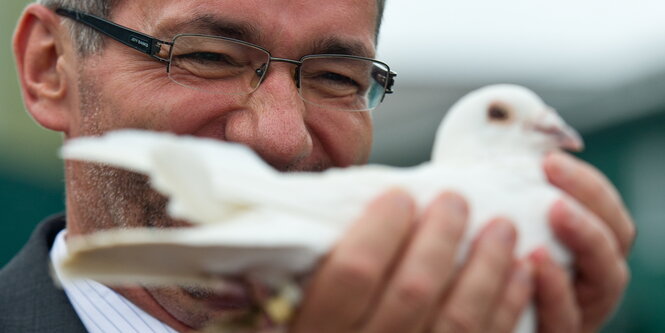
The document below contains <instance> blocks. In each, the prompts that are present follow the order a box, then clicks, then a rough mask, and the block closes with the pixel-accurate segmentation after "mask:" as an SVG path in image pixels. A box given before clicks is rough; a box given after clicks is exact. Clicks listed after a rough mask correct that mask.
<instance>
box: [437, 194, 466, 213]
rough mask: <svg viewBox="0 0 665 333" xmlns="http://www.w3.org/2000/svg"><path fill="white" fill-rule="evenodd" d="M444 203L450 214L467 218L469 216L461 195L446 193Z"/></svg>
mask: <svg viewBox="0 0 665 333" xmlns="http://www.w3.org/2000/svg"><path fill="white" fill-rule="evenodd" d="M443 203H444V205H445V208H446V209H447V210H449V211H450V212H452V213H454V214H457V215H458V216H466V214H467V207H466V203H465V201H464V199H462V198H461V197H460V196H459V195H456V194H452V193H446V194H445V195H444V200H443Z"/></svg>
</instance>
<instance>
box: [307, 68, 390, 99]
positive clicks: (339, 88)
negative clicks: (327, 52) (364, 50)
mask: <svg viewBox="0 0 665 333" xmlns="http://www.w3.org/2000/svg"><path fill="white" fill-rule="evenodd" d="M389 72H390V69H389V68H388V66H386V65H384V64H382V63H380V62H376V61H373V60H369V59H363V58H355V57H348V56H313V57H309V58H305V59H304V60H303V63H302V66H301V68H300V94H301V96H302V98H303V99H304V100H305V101H307V102H309V103H312V104H316V105H319V106H321V107H325V108H328V109H336V110H345V111H365V110H372V109H374V108H376V107H377V106H378V105H379V103H381V100H382V99H383V96H384V94H385V92H386V86H387V78H388V73H389Z"/></svg>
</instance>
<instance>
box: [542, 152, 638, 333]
mask: <svg viewBox="0 0 665 333" xmlns="http://www.w3.org/2000/svg"><path fill="white" fill-rule="evenodd" d="M545 171H546V173H547V176H548V178H549V180H550V182H551V183H552V184H554V185H555V186H557V187H559V188H561V189H562V190H563V191H565V192H566V193H568V194H569V195H570V196H571V197H572V198H574V199H575V200H576V202H566V201H559V202H557V203H556V204H555V205H554V206H553V207H552V210H551V211H550V221H551V226H552V228H553V230H554V232H555V234H556V235H557V236H558V237H559V239H560V240H561V242H563V243H564V244H565V245H566V246H567V247H568V248H569V249H570V251H571V252H572V255H573V258H574V261H575V267H574V269H575V271H574V273H575V274H574V280H573V281H567V277H566V274H564V273H563V270H562V269H561V268H560V267H557V266H556V265H554V264H553V263H552V261H551V260H550V259H549V257H548V256H547V254H546V252H545V251H542V250H541V251H537V252H536V253H534V255H533V256H532V259H534V260H533V262H534V265H535V266H534V268H535V272H536V298H537V301H538V303H539V304H538V305H539V306H538V308H539V320H540V324H541V327H540V328H541V330H542V331H554V329H552V327H554V326H558V325H559V324H560V321H559V316H561V315H563V316H566V315H567V316H568V317H569V318H571V317H570V314H565V313H562V312H561V311H562V310H561V309H562V308H563V307H559V309H560V310H553V309H551V308H550V306H552V305H553V304H556V303H561V302H564V303H569V304H570V306H577V307H578V308H579V311H580V315H581V316H580V318H579V319H578V320H579V321H578V323H577V324H571V325H573V326H571V327H576V326H575V325H577V326H578V327H579V330H580V331H582V332H594V331H597V330H598V329H599V328H600V327H601V326H602V324H603V323H604V321H605V320H606V319H607V317H608V316H609V315H610V314H611V313H612V311H613V310H614V309H615V307H616V305H617V303H618V301H619V300H620V298H621V296H622V294H623V291H624V289H625V287H626V284H627V283H628V280H629V271H628V267H627V264H626V256H627V255H628V252H629V250H630V248H631V246H632V244H633V242H634V239H635V226H634V224H633V221H632V219H631V217H630V215H629V214H628V212H627V210H626V208H625V206H624V204H623V202H622V200H621V197H620V196H619V194H618V192H617V191H616V189H615V188H614V187H613V186H612V185H611V184H610V182H609V181H608V180H607V179H606V178H605V176H604V175H603V174H601V173H600V172H599V171H598V170H597V169H595V168H594V167H592V166H590V165H588V164H587V163H584V162H582V161H580V160H577V159H575V158H573V157H571V156H569V155H566V154H563V153H553V154H551V155H549V156H548V157H547V158H546V159H545ZM571 283H572V285H573V286H574V290H575V293H574V302H573V299H572V296H573V295H571V294H570V293H569V292H566V290H567V289H569V288H566V285H568V284H571ZM564 312H565V311H564ZM566 331H567V332H572V331H573V330H566Z"/></svg>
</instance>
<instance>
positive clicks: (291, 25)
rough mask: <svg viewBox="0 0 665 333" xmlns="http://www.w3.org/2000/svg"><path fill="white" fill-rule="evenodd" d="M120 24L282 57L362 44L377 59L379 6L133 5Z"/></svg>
mask: <svg viewBox="0 0 665 333" xmlns="http://www.w3.org/2000/svg"><path fill="white" fill-rule="evenodd" d="M113 19H114V20H116V21H117V22H118V23H120V24H125V25H128V26H129V27H134V28H136V29H137V30H141V31H145V32H147V33H150V34H153V35H155V36H157V37H160V38H164V39H167V40H168V39H170V38H172V37H173V36H174V35H175V34H179V33H203V34H215V35H227V36H228V37H233V38H239V39H243V40H246V41H248V42H252V43H255V44H259V45H261V46H263V47H266V48H268V49H269V50H270V51H271V52H273V53H274V54H275V55H276V56H280V55H279V53H280V52H282V53H287V52H295V51H296V50H298V49H300V48H303V47H304V46H305V45H308V44H309V45H312V44H316V43H322V42H325V41H330V40H343V41H345V42H347V43H351V44H354V45H359V44H362V45H364V46H365V48H366V49H367V53H369V54H360V55H365V56H373V55H374V40H375V31H374V29H375V24H376V19H377V8H376V0H334V1H331V0H300V1H296V0H190V1H178V0H140V1H137V0H133V1H122V2H120V4H119V5H118V7H117V8H116V9H115V10H114V12H113Z"/></svg>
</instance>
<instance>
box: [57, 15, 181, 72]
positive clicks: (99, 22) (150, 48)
mask: <svg viewBox="0 0 665 333" xmlns="http://www.w3.org/2000/svg"><path fill="white" fill-rule="evenodd" d="M55 12H56V14H58V15H61V16H65V17H68V18H71V19H73V20H75V21H77V22H80V23H83V24H85V25H87V26H89V27H91V28H93V29H95V30H97V31H98V32H100V33H102V34H104V35H106V36H108V37H111V38H113V39H115V40H116V41H118V42H120V43H122V44H125V45H127V46H129V47H131V48H133V49H135V50H137V51H140V52H142V53H145V54H147V55H149V56H151V57H153V58H156V59H158V60H161V61H167V59H165V58H163V57H160V56H158V54H159V53H160V51H161V46H162V45H163V44H166V45H172V43H169V42H165V41H162V40H159V39H157V38H154V37H151V36H148V35H146V34H143V33H140V32H138V31H135V30H132V29H129V28H126V27H123V26H121V25H118V24H115V23H113V22H110V21H107V20H105V19H102V18H99V17H97V16H94V15H88V14H85V13H81V12H77V11H73V10H69V9H64V8H58V9H56V10H55Z"/></svg>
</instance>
